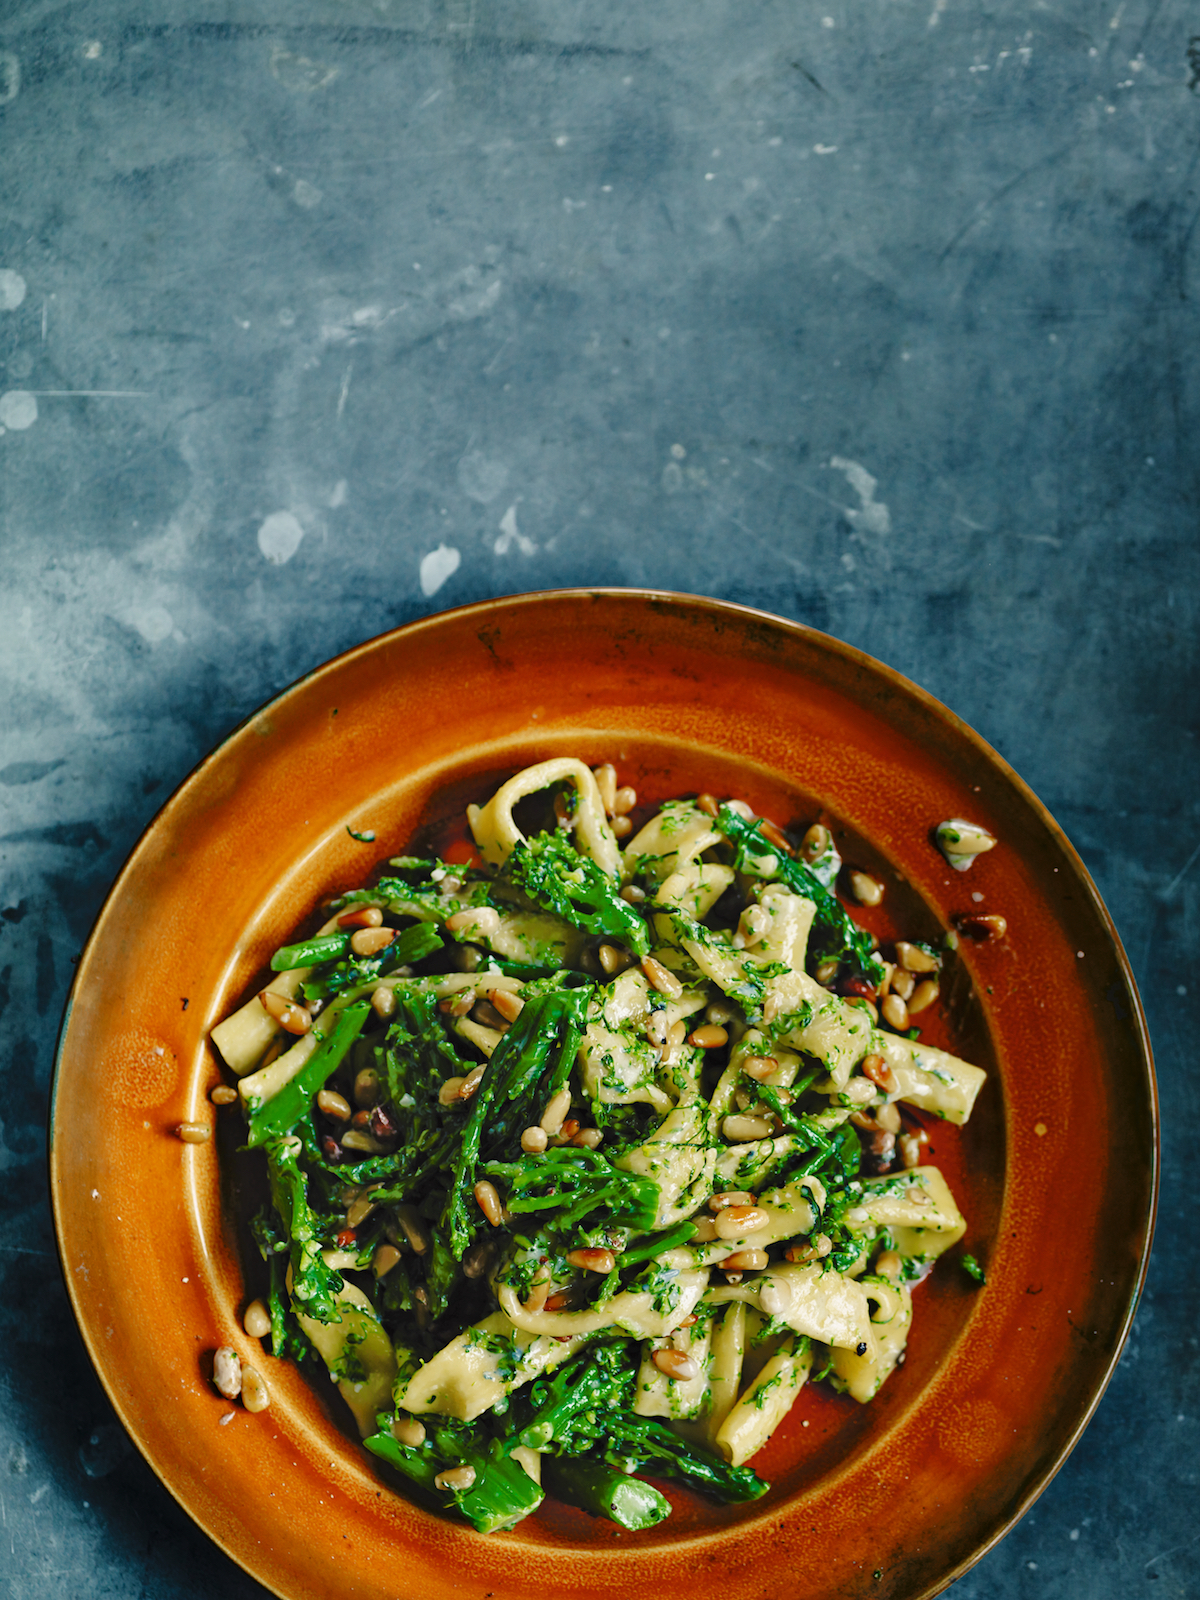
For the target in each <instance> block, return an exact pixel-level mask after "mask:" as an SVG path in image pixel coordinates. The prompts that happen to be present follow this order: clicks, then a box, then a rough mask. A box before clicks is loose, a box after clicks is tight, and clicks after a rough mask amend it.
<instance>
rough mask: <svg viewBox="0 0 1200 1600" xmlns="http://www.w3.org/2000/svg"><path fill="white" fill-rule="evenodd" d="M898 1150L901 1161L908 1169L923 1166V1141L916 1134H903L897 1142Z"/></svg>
mask: <svg viewBox="0 0 1200 1600" xmlns="http://www.w3.org/2000/svg"><path fill="white" fill-rule="evenodd" d="M896 1148H897V1149H898V1150H899V1152H900V1160H901V1161H902V1162H903V1163H904V1166H905V1168H906V1169H908V1170H910V1171H911V1169H912V1168H913V1167H919V1166H920V1165H921V1141H920V1140H919V1139H918V1138H917V1137H916V1135H915V1134H911V1133H902V1134H901V1135H900V1137H899V1138H898V1139H897V1140H896Z"/></svg>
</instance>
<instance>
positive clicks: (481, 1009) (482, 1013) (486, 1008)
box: [471, 1000, 508, 1033]
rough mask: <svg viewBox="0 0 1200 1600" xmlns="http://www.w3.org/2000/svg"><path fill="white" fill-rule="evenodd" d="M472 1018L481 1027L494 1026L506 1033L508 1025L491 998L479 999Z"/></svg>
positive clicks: (472, 1012)
mask: <svg viewBox="0 0 1200 1600" xmlns="http://www.w3.org/2000/svg"><path fill="white" fill-rule="evenodd" d="M471 1019H472V1021H474V1022H477V1023H478V1024H479V1025H480V1027H481V1028H494V1029H495V1030H496V1032H497V1033H504V1032H505V1030H506V1029H507V1027H508V1023H507V1022H506V1021H505V1020H504V1018H503V1017H502V1016H501V1015H500V1013H499V1012H498V1011H497V1010H496V1008H495V1006H494V1005H493V1004H492V1002H491V1001H490V1000H477V1001H476V1002H475V1005H474V1008H473V1009H472V1011H471Z"/></svg>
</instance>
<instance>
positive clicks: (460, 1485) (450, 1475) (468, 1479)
mask: <svg viewBox="0 0 1200 1600" xmlns="http://www.w3.org/2000/svg"><path fill="white" fill-rule="evenodd" d="M433 1481H434V1484H435V1486H436V1487H437V1488H439V1489H456V1490H466V1489H469V1488H470V1487H471V1485H472V1484H473V1483H474V1482H475V1468H474V1467H472V1466H468V1465H467V1463H466V1462H465V1461H464V1462H463V1464H462V1466H461V1467H447V1468H446V1470H445V1472H439V1473H438V1475H437V1477H436V1478H435V1479H434V1480H433Z"/></svg>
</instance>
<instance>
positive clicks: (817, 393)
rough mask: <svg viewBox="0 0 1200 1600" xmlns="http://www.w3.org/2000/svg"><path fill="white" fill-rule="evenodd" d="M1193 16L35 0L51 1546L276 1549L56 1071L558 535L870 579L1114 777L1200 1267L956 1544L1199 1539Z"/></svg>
mask: <svg viewBox="0 0 1200 1600" xmlns="http://www.w3.org/2000/svg"><path fill="white" fill-rule="evenodd" d="M1193 32H1195V33H1200V13H1196V12H1195V10H1194V8H1190V9H1189V8H1188V7H1186V6H1185V5H1184V4H1183V0H1106V3H1105V4H1103V5H1102V4H1100V3H1099V0H1095V3H1088V0H1062V3H1060V4H1048V3H1037V4H1034V3H1030V0H991V3H989V0H861V3H856V4H848V3H846V0H791V3H787V4H785V3H782V0H765V3H762V4H748V3H746V0H741V3H737V0H657V3H656V4H653V5H646V4H634V3H632V0H608V3H607V4H597V3H592V4H584V3H582V0H510V3H507V4H505V3H503V0H292V3H291V4H287V5H285V4H283V3H281V0H259V3H257V4H256V3H254V0H224V3H222V0H176V3H169V0H142V3H134V0H109V3H107V4H105V5H94V6H93V5H86V4H81V5H65V4H58V3H55V0H9V3H8V4H7V5H5V6H4V7H3V10H2V12H0V140H2V150H3V159H2V161H0V432H2V437H0V463H2V466H0V474H2V475H0V506H2V521H0V677H2V679H3V682H4V692H3V695H2V696H0V835H2V837H0V1009H3V1017H2V1020H0V1031H2V1035H3V1057H2V1059H3V1070H4V1072H5V1075H6V1076H5V1089H4V1094H3V1098H2V1099H0V1116H2V1118H3V1137H2V1142H0V1172H3V1174H4V1184H3V1192H2V1195H0V1206H2V1207H3V1211H4V1217H5V1225H4V1229H3V1244H2V1245H0V1269H2V1271H3V1274H4V1286H3V1292H2V1294H0V1325H2V1327H3V1344H2V1348H3V1351H4V1359H3V1362H2V1363H0V1366H2V1370H3V1378H2V1380H0V1381H2V1382H3V1385H4V1392H5V1403H4V1406H3V1409H2V1412H0V1581H2V1582H3V1584H4V1585H5V1587H4V1589H3V1592H4V1593H5V1594H8V1595H11V1596H13V1597H20V1600H26V1597H28V1600H49V1597H52V1596H53V1597H55V1600H57V1597H59V1596H62V1595H64V1594H83V1593H86V1594H89V1595H92V1596H96V1597H110V1596H111V1597H120V1600H125V1597H133V1596H154V1597H170V1600H175V1597H179V1600H184V1597H193V1596H195V1597H200V1596H209V1595H211V1594H213V1593H214V1592H216V1591H218V1590H219V1591H220V1592H221V1593H223V1594H226V1595H229V1596H237V1597H242V1596H247V1597H249V1596H251V1595H258V1594H261V1593H262V1592H263V1591H261V1590H259V1589H258V1587H257V1586H256V1585H255V1584H253V1583H251V1582H250V1580H249V1579H247V1578H245V1577H244V1576H243V1575H242V1574H241V1573H240V1572H239V1571H237V1570H236V1569H234V1568H233V1567H232V1566H231V1565H230V1564H229V1563H228V1562H227V1561H226V1560H225V1558H224V1557H222V1556H220V1555H219V1554H218V1553H217V1552H216V1550H215V1549H214V1548H213V1547H211V1546H210V1545H209V1544H208V1542H207V1541H206V1539H205V1538H204V1537H203V1536H202V1535H201V1534H200V1533H198V1532H197V1531H196V1530H195V1529H194V1528H193V1527H192V1526H191V1524H190V1523H189V1522H188V1521H187V1519H186V1518H185V1517H184V1516H183V1514H182V1513H181V1512H180V1511H178V1510H177V1509H176V1508H175V1506H174V1504H173V1503H172V1502H171V1501H170V1500H169V1499H168V1497H167V1496H166V1494H165V1493H164V1491H162V1490H161V1489H160V1488H159V1487H158V1485H157V1483H156V1482H155V1480H154V1479H153V1478H152V1476H151V1474H150V1472H149V1470H148V1469H147V1468H146V1467H145V1466H144V1465H143V1463H142V1461H141V1458H140V1457H139V1456H138V1455H136V1454H135V1453H134V1452H133V1451H132V1448H131V1447H130V1446H129V1444H128V1443H127V1441H126V1440H125V1437H124V1435H123V1433H122V1432H121V1430H120V1429H119V1428H118V1427H116V1426H115V1425H114V1422H113V1419H112V1416H111V1413H110V1412H109V1410H108V1408H107V1404H106V1401H105V1399H104V1397H103V1395H102V1393H101V1391H100V1389H99V1387H98V1385H97V1383H96V1381H95V1380H94V1378H93V1377H92V1375H91V1371H90V1368H89V1366H88V1364H87V1361H86V1359H85V1357H84V1355H83V1352H82V1348H81V1346H80V1343H79V1341H78V1338H77V1336H76V1333H75V1330H74V1326H73V1323H72V1321H71V1318H70V1314H69V1312H68V1309H67V1304H66V1300H65V1297H64V1294H63V1290H62V1287H61V1284H60V1279H59V1273H58V1267H57V1261H56V1257H55V1253H54V1245H53V1236H52V1230H51V1224H50V1219H49V1214H48V1209H47V1204H46V1194H45V1180H44V1175H43V1151H44V1142H45V1138H44V1124H45V1116H46V1105H47V1093H48V1086H49V1079H50V1071H51V1059H52V1053H53V1048H54V1036H55V1030H56V1027H57V1024H58V1020H59V1016H60V1013H61V1008H62V1005H63V1001H64V997H65V993H66V988H67V985H68V982H69V979H70V974H71V963H72V958H73V956H74V955H75V954H76V953H77V952H78V950H79V948H80V946H81V943H82V941H83V940H84V938H85V937H86V935H87V932H88V929H89V926H90V924H91V921H92V919H93V917H94V915H95V912H96V910H97V909H98V906H99V904H100V901H101V898H102V896H103V894H104V892H105V890H106V888H107V887H108V885H109V884H110V882H111V881H112V879H113V877H114V875H115V874H116V872H117V870H118V868H119V867H120V864H121V862H122V860H123V858H124V856H125V854H126V852H127V851H128V850H129V848H130V847H131V845H132V844H133V843H134V841H135V839H136V838H137V836H138V834H139V833H140V831H141V830H142V828H143V827H144V826H145V824H146V823H147V822H148V821H149V819H150V818H151V816H152V815H153V814H154V812H155V811H156V810H157V808H158V807H159V805H160V804H161V803H162V802H163V800H164V799H165V798H166V797H167V795H168V794H169V793H170V792H171V790H172V789H173V788H174V786H175V785H176V784H177V783H178V782H179V781H180V779H181V778H183V777H184V775H185V774H186V773H187V772H188V770H189V769H190V768H191V766H192V765H193V764H194V763H195V762H196V761H197V760H198V759H199V758H200V757H201V756H202V755H204V753H205V752H206V751H207V750H208V749H209V748H210V747H211V746H212V745H213V744H214V743H215V742H216V741H217V740H219V739H220V738H221V736H222V735H223V734H224V733H225V732H226V731H227V730H228V729H229V728H231V727H232V726H233V725H234V724H235V723H236V722H238V721H239V719H241V718H242V717H243V716H245V715H246V714H247V713H248V712H249V711H251V710H252V709H253V708H254V707H255V706H257V705H258V704H259V703H261V702H262V701H263V700H264V699H266V698H267V697H269V696H270V695H271V694H273V693H274V692H275V691H276V690H278V689H279V688H281V687H282V686H283V685H285V684H286V683H288V682H289V681H290V680H291V679H293V678H295V677H296V676H297V675H298V674H300V673H302V672H304V671H306V670H307V669H308V668H310V667H312V666H314V665H316V664H317V663H319V662H320V661H322V660H323V659H325V658H326V657H328V656H329V655H331V654H333V653H334V652H336V651H338V650H341V649H343V648H344V647H346V646H348V645H351V644H354V643H355V642H356V641H358V640H361V639H363V638H366V637H368V636H370V635H371V634H373V633H376V632H378V631H380V630H382V629H384V628H387V627H390V626H392V625H394V624H397V623H400V622H403V621H406V620H408V619H410V618H412V617H415V616H418V615H421V614H423V613H426V612H429V611H432V610H434V609H437V608H440V607H443V606H446V605H452V604H456V603H458V602H461V601H466V600H471V599H477V598H480V597H483V596H487V595H492V594H498V593H506V592H513V591H518V590H523V589H529V588H541V587H549V586H553V585H557V584H564V583H616V584H622V583H628V584H652V585H655V586H661V587H667V588H680V589H688V590H697V591H702V592H707V593H710V594H714V595H718V596H723V597H727V598H732V599H737V600H743V601H748V602H751V603H753V604H756V605H761V606H764V607H767V608H769V609H771V610H774V611H777V612H780V613H783V614H785V615H787V616H791V617H796V618H799V619H801V620H803V621H806V622H810V623H813V624H815V625H816V626H818V627H820V628H824V629H827V630H828V631H830V632H831V633H833V634H836V635H837V636H838V637H840V638H843V639H847V640H849V641H851V642H852V643H853V644H855V645H859V646H861V647H863V648H865V649H867V650H869V651H870V652H872V653H873V654H875V655H877V656H879V657H881V658H882V659H883V660H885V661H887V662H889V663H890V664H892V665H893V666H895V667H898V668H900V669H901V670H902V671H904V672H906V673H908V674H909V675H910V676H911V677H913V678H915V679H916V681H917V682H918V683H920V684H922V685H924V686H925V687H926V688H928V689H930V690H932V691H933V693H935V694H936V695H938V696H940V697H941V698H942V699H943V700H945V701H946V702H947V703H948V704H950V705H951V706H952V707H954V709H955V710H957V711H958V712H959V713H961V714H962V715H963V716H964V717H965V718H966V719H967V720H968V721H969V722H971V723H972V724H973V725H974V726H975V727H976V728H978V729H979V730H980V731H981V732H982V733H983V734H984V736H985V737H986V738H988V739H989V740H990V741H991V742H992V743H993V744H994V745H995V746H996V747H997V748H998V749H999V750H1000V751H1001V752H1002V753H1003V754H1004V755H1005V756H1006V757H1007V758H1008V759H1009V760H1010V761H1011V762H1012V763H1013V764H1014V765H1015V767H1016V768H1017V770H1018V771H1019V772H1020V773H1021V774H1022V775H1023V776H1024V777H1025V778H1026V779H1027V780H1028V781H1029V782H1030V783H1031V784H1032V785H1033V787H1034V789H1035V790H1036V791H1037V792H1038V793H1039V794H1040V795H1041V797H1042V798H1043V799H1044V800H1045V801H1046V802H1047V804H1048V805H1049V806H1050V808H1051V810H1052V811H1053V812H1054V813H1055V815H1056V816H1057V817H1058V818H1059V820H1060V821H1061V822H1062V823H1063V824H1064V825H1065V827H1066V828H1067V830H1068V832H1069V833H1070V835H1071V837H1072V838H1073V840H1074V842H1075V844H1076V845H1077V846H1078V848H1079V849H1080V851H1081V852H1082V854H1083V856H1084V859H1085V860H1086V862H1087V864H1088V866H1089V867H1090V869H1091V870H1092V872H1093V874H1094V875H1095V877H1096V879H1097V882H1098V884H1099V886H1100V889H1101V892H1102V893H1103V894H1104V896H1105V897H1106V899H1107V901H1108V904H1109V906H1110V907H1111V909H1112V911H1113V913H1114V915H1115V917H1116V920H1117V923H1118V926H1119V927H1120V929H1121V931H1122V934H1123V936H1124V938H1125V941H1126V944H1127V946H1128V949H1129V951H1130V954H1131V957H1132V959H1133V963H1134V966H1135V968H1136V971H1137V976H1138V979H1139V982H1140V983H1141V985H1142V988H1143V994H1144V996H1145V999H1146V1002H1147V1005H1148V1009H1149V1014H1150V1020H1151V1025H1152V1028H1153V1031H1154V1035H1155V1039H1156V1045H1157V1050H1158V1060H1159V1070H1160V1076H1161V1085H1162V1091H1163V1099H1164V1109H1165V1118H1166V1135H1165V1190H1164V1203H1163V1209H1162V1213H1161V1220H1160V1234H1159V1248H1158V1252H1157V1256H1156V1262H1157V1265H1156V1267H1155V1268H1154V1269H1153V1270H1152V1274H1151V1279H1150V1285H1149V1289H1148V1291H1147V1294H1146V1297H1145V1300H1144V1302H1143V1305H1142V1309H1141V1312H1140V1315H1139V1318H1138V1322H1137V1328H1136V1331H1135V1335H1134V1338H1133V1341H1132V1343H1131V1345H1130V1346H1129V1349H1128V1352H1127V1354H1126V1356H1125V1359H1124V1361H1123V1362H1122V1365H1121V1367H1120V1369H1119V1371H1118V1373H1117V1376H1116V1378H1115V1380H1114V1382H1113V1384H1112V1386H1111V1388H1110V1391H1109V1393H1108V1395H1107V1397H1106V1399H1105V1400H1104V1402H1103V1403H1102V1405H1101V1407H1100V1410H1099V1413H1098V1415H1097V1417H1096V1419H1095V1421H1094V1422H1093V1424H1092V1426H1091V1428H1090V1429H1089V1431H1088V1433H1087V1434H1086V1436H1085V1438H1084V1440H1083V1442H1082V1444H1081V1445H1080V1446H1079V1448H1078V1450H1077V1451H1076V1453H1075V1455H1074V1456H1073V1457H1072V1458H1071V1460H1070V1461H1069V1462H1068V1463H1067V1465H1066V1467H1065V1468H1064V1470H1063V1472H1062V1473H1061V1475H1060V1476H1059V1478H1058V1479H1057V1480H1056V1481H1055V1483H1054V1484H1053V1485H1052V1486H1051V1488H1050V1489H1049V1490H1048V1491H1047V1493H1046V1495H1045V1496H1044V1498H1043V1499H1042V1500H1041V1502H1040V1503H1039V1504H1038V1505H1037V1506H1036V1507H1035V1509H1034V1510H1033V1511H1032V1513H1031V1514H1030V1515H1029V1516H1028V1517H1026V1519H1025V1520H1024V1521H1023V1522H1022V1523H1021V1524H1020V1526H1019V1527H1018V1528H1017V1529H1016V1530H1015V1531H1014V1532H1013V1533H1012V1534H1011V1535H1010V1536H1009V1537H1008V1538H1007V1539H1006V1540H1005V1541H1004V1542H1003V1543H1002V1544H1001V1545H1000V1546H999V1547H998V1548H997V1549H996V1550H995V1551H994V1552H992V1553H991V1554H990V1555H989V1556H988V1557H987V1558H986V1559H985V1560H984V1561H983V1562H982V1563H981V1564H980V1565H979V1566H978V1567H977V1568H976V1569H975V1571H974V1572H973V1573H971V1574H970V1575H969V1576H968V1577H966V1578H964V1579H962V1580H961V1581H960V1583H959V1584H958V1585H957V1586H956V1587H955V1589H954V1594H955V1596H956V1600H1010V1597H1011V1600H1015V1597H1017V1596H1020V1597H1026V1596H1034V1595H1038V1594H1045V1595H1047V1596H1051V1595H1053V1596H1064V1595H1065V1596H1070V1597H1075V1596H1085V1595H1086V1596H1087V1597H1088V1600H1116V1597H1122V1600H1123V1597H1127V1596H1129V1595H1131V1594H1138V1593H1142V1592H1143V1591H1144V1590H1147V1585H1152V1587H1151V1588H1149V1589H1148V1590H1147V1592H1149V1593H1152V1594H1153V1595H1154V1596H1155V1597H1156V1600H1168V1597H1172V1596H1184V1595H1187V1594H1189V1593H1190V1594H1195V1593H1196V1592H1197V1589H1196V1586H1195V1580H1194V1579H1193V1578H1192V1577H1191V1576H1190V1574H1191V1572H1192V1563H1193V1557H1194V1554H1195V1552H1196V1551H1197V1549H1198V1548H1200V1536H1197V1535H1196V1532H1195V1529H1196V1518H1195V1500H1194V1493H1195V1484H1196V1463H1197V1459H1198V1456H1200V1427H1198V1426H1197V1416H1198V1414H1200V1396H1198V1394H1197V1371H1198V1362H1197V1341H1196V1337H1195V1335H1194V1332H1193V1330H1194V1329H1195V1328H1196V1327H1197V1325H1198V1322H1200V1303H1198V1300H1197V1290H1196V1281H1197V1280H1196V1275H1195V1272H1194V1271H1193V1270H1192V1269H1191V1266H1190V1265H1189V1266H1188V1269H1187V1270H1186V1272H1183V1273H1182V1274H1181V1272H1180V1267H1181V1265H1182V1264H1183V1263H1185V1262H1187V1263H1190V1257H1191V1250H1192V1248H1193V1247H1194V1205H1193V1203H1192V1202H1191V1201H1190V1200H1189V1199H1188V1197H1187V1192H1186V1191H1185V1189H1184V1172H1185V1162H1189V1163H1190V1162H1191V1161H1194V1152H1193V1150H1192V1148H1191V1128H1190V1117H1189V1113H1188V1110H1187V1105H1188V1103H1189V1102H1188V1098H1187V1097H1188V1094H1189V1088H1188V1085H1187V1081H1186V1077H1185V1075H1186V1074H1187V1073H1188V1072H1190V1071H1193V1070H1194V1062H1193V1060H1192V1059H1191V1056H1192V1051H1191V1048H1190V1046H1189V1041H1190V1039H1191V1038H1192V1024H1191V1023H1190V1022H1189V1017H1190V1011H1191V1007H1192V1006H1193V1004H1194V997H1195V991H1196V985H1197V979H1196V976H1195V973H1194V970H1193V969H1194V965H1195V952H1196V917H1197V899H1196V886H1197V881H1198V880H1200V867H1197V866H1196V865H1194V863H1195V862H1196V859H1197V855H1198V853H1200V844H1198V843H1197V841H1198V840H1200V829H1198V826H1197V823H1198V819H1197V761H1196V750H1195V743H1194V737H1193V727H1192V726H1190V725H1189V724H1192V723H1194V720H1195V710H1194V696H1193V694H1192V692H1191V689H1192V683H1193V676H1192V673H1193V669H1194V651H1193V643H1192V641H1193V639H1194V637H1195V629H1196V620H1197V617H1196V613H1197V593H1198V591H1197V581H1196V580H1197V549H1196V514H1197V447H1196V440H1197V423H1198V421H1200V417H1198V407H1197V399H1198V396H1197V377H1196V374H1197V362H1196V350H1197V345H1196V333H1197V327H1196V313H1195V304H1196V294H1197V291H1198V289H1200V276H1198V268H1197V264H1196V258H1195V253H1194V251H1193V249H1192V244H1193V234H1194V230H1195V226H1196V221H1197V214H1198V208H1200V183H1198V179H1197V152H1198V142H1197V136H1198V133H1200V95H1198V94H1197V93H1196V92H1195V90H1194V87H1193V85H1194V82H1195V80H1196V78H1197V76H1198V75H1200V42H1198V43H1196V44H1194V45H1193V46H1192V50H1191V54H1192V58H1193V61H1194V62H1195V63H1197V65H1196V66H1192V65H1190V64H1189V35H1190V34H1191V33H1193ZM1189 990H1190V991H1191V992H1190V993H1189ZM147 1248H153V1241H152V1235H148V1237H147Z"/></svg>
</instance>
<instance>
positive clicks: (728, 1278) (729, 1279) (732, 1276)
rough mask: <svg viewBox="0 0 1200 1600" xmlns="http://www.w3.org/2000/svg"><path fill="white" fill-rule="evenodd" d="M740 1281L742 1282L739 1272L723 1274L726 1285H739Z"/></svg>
mask: <svg viewBox="0 0 1200 1600" xmlns="http://www.w3.org/2000/svg"><path fill="white" fill-rule="evenodd" d="M741 1281H742V1275H741V1273H740V1272H727V1273H726V1274H725V1282H726V1283H730V1284H733V1283H741Z"/></svg>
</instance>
